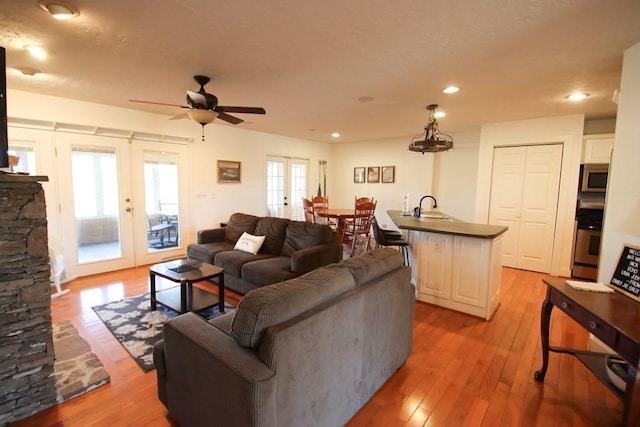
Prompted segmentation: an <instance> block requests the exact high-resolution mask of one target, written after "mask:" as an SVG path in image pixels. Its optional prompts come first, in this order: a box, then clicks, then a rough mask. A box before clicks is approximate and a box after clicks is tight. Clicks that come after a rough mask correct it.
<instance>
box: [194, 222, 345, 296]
mask: <svg viewBox="0 0 640 427" xmlns="http://www.w3.org/2000/svg"><path fill="white" fill-rule="evenodd" d="M245 232H246V233H249V234H252V235H255V236H265V241H264V243H263V244H262V247H261V248H260V251H259V252H258V253H257V254H255V255H254V254H251V253H247V252H242V251H238V250H234V246H235V244H236V242H237V241H238V239H239V238H240V237H241V236H242V234H243V233H245ZM187 255H188V257H189V258H192V259H197V260H199V261H203V262H207V263H209V264H215V265H217V266H219V267H222V268H224V284H225V287H226V288H229V289H231V290H233V291H235V292H238V293H241V294H246V293H247V292H249V291H251V290H253V289H256V288H260V287H262V286H266V285H270V284H273V283H277V282H282V281H284V280H288V279H292V278H294V277H298V276H301V275H303V274H305V273H308V272H309V271H311V270H313V269H316V268H318V267H321V266H323V265H327V264H331V263H334V262H338V261H340V260H341V259H342V245H340V244H339V243H337V242H336V238H335V233H334V231H333V230H332V229H331V228H330V227H329V226H327V225H322V224H311V223H308V222H302V221H292V220H289V219H285V218H273V217H258V216H255V215H248V214H244V213H234V214H233V215H231V217H230V218H229V221H228V223H227V225H226V227H221V228H214V229H207V230H201V231H199V232H198V236H197V243H192V244H190V245H189V246H188V247H187Z"/></svg>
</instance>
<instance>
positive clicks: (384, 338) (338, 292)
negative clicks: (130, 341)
mask: <svg viewBox="0 0 640 427" xmlns="http://www.w3.org/2000/svg"><path fill="white" fill-rule="evenodd" d="M402 261H403V259H402V255H401V254H400V253H399V252H398V251H396V250H393V249H388V248H383V249H376V250H373V251H371V252H368V253H366V254H363V255H360V256H358V257H355V258H351V259H348V260H345V261H343V262H341V263H339V264H331V265H328V266H325V267H321V268H318V269H316V270H314V271H312V272H310V273H308V274H305V275H303V276H300V277H298V278H294V279H291V280H287V281H284V282H280V283H277V284H273V285H270V286H265V287H262V288H259V289H256V290H254V291H251V292H249V293H248V294H247V295H245V296H244V297H243V299H242V300H241V301H240V303H239V304H238V307H237V309H236V310H235V311H233V312H229V313H227V314H224V315H222V316H220V317H216V318H214V319H212V320H210V321H206V320H204V319H202V318H201V317H199V316H197V315H195V314H193V313H187V314H184V315H182V316H179V317H176V318H174V319H171V320H169V321H168V322H167V323H166V324H165V326H164V339H163V340H162V341H159V342H158V343H157V344H156V347H155V349H154V362H155V364H156V367H157V381H158V396H159V398H160V400H161V401H162V403H164V405H165V406H166V407H167V408H168V410H169V416H170V417H171V418H173V419H174V420H175V421H177V422H178V423H179V424H180V425H182V426H185V427H186V426H189V427H197V426H211V425H221V426H265V427H270V426H273V427H275V426H281V427H284V426H296V427H297V426H339V425H343V424H344V423H346V422H347V421H348V420H349V419H350V418H352V417H353V415H354V414H355V413H356V412H357V411H358V410H359V409H360V407H361V406H362V405H364V403H365V402H367V401H368V400H369V399H370V398H371V396H372V395H373V394H374V393H375V392H376V391H377V390H378V389H379V388H380V387H381V386H382V384H383V383H384V382H385V381H386V380H387V379H388V378H389V377H390V376H391V375H393V374H394V372H396V370H398V369H399V368H400V367H401V366H402V364H403V363H404V362H405V361H406V359H407V357H408V356H409V354H410V353H411V347H412V333H413V313H414V305H415V292H414V288H413V286H412V285H411V282H410V276H411V274H410V269H409V267H405V266H403V263H402Z"/></svg>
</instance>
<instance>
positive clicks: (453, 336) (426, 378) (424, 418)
mask: <svg viewBox="0 0 640 427" xmlns="http://www.w3.org/2000/svg"><path fill="white" fill-rule="evenodd" d="M543 277H545V276H544V275H543V274H539V273H532V272H527V271H521V270H514V269H509V268H504V269H503V283H502V302H501V305H500V307H499V308H498V310H497V312H496V314H495V316H494V317H493V319H492V320H491V321H490V322H486V321H484V320H482V319H479V318H476V317H472V316H468V315H465V314H462V313H458V312H455V311H451V310H447V309H443V308H439V307H436V306H433V305H429V304H425V303H421V302H418V303H417V304H416V309H415V322H414V345H413V353H412V355H411V356H410V357H409V359H408V361H407V362H406V364H405V365H404V366H403V367H402V368H401V369H400V370H399V371H398V372H397V373H396V374H395V375H394V376H393V377H391V379H389V380H388V381H387V383H386V384H385V385H384V386H383V387H382V388H381V389H380V390H379V391H378V392H377V393H376V394H375V395H374V396H373V398H372V399H371V400H370V401H369V402H368V403H367V404H366V405H365V406H364V407H363V408H362V409H361V410H360V411H359V412H358V413H357V414H356V415H355V416H354V417H353V419H352V420H351V421H350V422H349V423H348V425H349V426H429V427H441V426H447V427H449V426H484V427H495V426H545V427H546V426H587V427H589V426H592V427H608V426H612V427H613V426H617V425H620V424H621V422H622V403H621V402H620V401H619V400H618V399H617V398H616V397H614V395H613V394H612V393H611V392H610V391H609V390H608V389H606V387H605V386H603V385H602V384H601V383H600V382H599V381H598V380H597V379H596V378H595V377H594V376H593V375H592V374H591V373H590V372H589V371H588V370H587V369H586V368H585V367H584V366H582V364H581V363H580V362H578V361H577V360H576V359H574V358H573V357H572V356H569V355H563V354H555V353H552V354H551V355H550V366H549V370H548V372H547V375H546V380H545V382H544V384H539V383H536V382H535V381H534V380H533V373H534V371H535V370H537V369H538V368H539V367H540V366H541V350H540V330H539V329H540V306H541V303H542V300H543V299H544V292H545V286H544V285H543V283H542V278H543ZM65 288H68V289H70V292H69V293H68V294H66V295H64V296H61V297H59V298H56V299H54V300H53V302H52V310H53V322H54V323H55V322H60V321H63V320H67V319H69V320H71V321H72V322H73V324H74V325H75V326H76V327H77V328H78V330H79V331H80V335H82V336H83V337H84V338H85V339H86V340H87V341H88V342H89V344H90V345H91V348H92V349H93V351H94V352H95V353H96V354H97V355H98V357H99V358H100V360H101V361H102V362H103V363H104V365H105V368H106V369H107V371H108V372H109V373H110V374H111V383H110V384H108V385H106V386H103V387H100V388H98V389H96V390H93V391H91V392H89V393H87V394H85V395H83V396H80V397H78V398H75V399H73V400H71V401H69V402H66V403H64V404H61V405H58V406H55V407H53V408H50V409H48V410H45V411H42V412H40V413H38V414H36V415H34V416H32V417H30V418H27V419H25V420H21V421H19V422H16V423H13V424H12V425H14V426H23V427H24V426H39V427H41V426H65V427H71V426H82V427H87V426H173V425H174V424H172V423H171V421H170V420H168V419H167V417H166V414H167V412H166V410H165V408H164V406H163V405H162V404H161V403H160V401H159V400H158V399H157V397H156V373H155V371H151V372H148V373H146V374H145V373H143V372H142V371H141V370H140V368H138V366H137V365H136V363H135V362H134V361H133V359H132V358H131V357H130V356H129V355H128V354H127V353H126V351H125V350H124V349H123V348H122V347H121V345H120V344H119V343H118V342H117V341H116V340H115V338H113V336H112V335H111V333H110V332H109V331H108V330H107V328H106V327H105V326H104V325H103V324H102V322H101V321H100V320H98V318H97V316H96V315H95V314H94V312H93V310H92V309H91V307H92V306H94V305H98V304H102V303H105V302H109V301H114V300H117V299H119V298H122V297H124V296H134V295H139V294H141V293H144V292H147V291H148V270H147V268H146V267H139V268H134V269H129V270H123V271H117V272H113V273H108V274H102V275H97V276H91V277H85V278H80V279H76V280H75V281H73V282H72V283H70V284H67V285H65ZM227 295H228V298H227V301H229V302H231V303H232V304H234V305H235V304H237V302H238V299H239V296H238V295H235V294H233V293H232V292H228V293H227ZM587 339H588V336H587V333H586V331H585V330H583V329H582V328H581V327H579V326H578V325H577V324H576V323H574V322H573V320H571V319H569V318H567V317H565V316H564V315H563V314H562V313H561V312H559V311H558V310H554V313H553V314H552V323H551V343H552V344H555V345H564V346H576V347H579V348H586V345H587ZM211 425H212V426H213V425H215V420H212V424H211ZM185 427H186V426H185Z"/></svg>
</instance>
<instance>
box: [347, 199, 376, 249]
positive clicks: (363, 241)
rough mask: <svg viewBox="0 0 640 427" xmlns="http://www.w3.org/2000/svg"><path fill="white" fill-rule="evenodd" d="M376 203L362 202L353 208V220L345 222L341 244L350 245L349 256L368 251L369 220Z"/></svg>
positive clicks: (369, 244)
mask: <svg viewBox="0 0 640 427" xmlns="http://www.w3.org/2000/svg"><path fill="white" fill-rule="evenodd" d="M376 204H377V202H363V203H360V204H359V205H357V206H355V208H354V213H353V219H350V220H349V221H346V222H345V225H344V234H343V242H344V243H346V244H348V245H350V246H351V249H350V252H349V256H350V257H353V256H355V255H357V254H360V253H362V251H363V249H364V250H365V251H368V250H369V249H370V246H371V219H372V218H373V214H374V213H375V210H376Z"/></svg>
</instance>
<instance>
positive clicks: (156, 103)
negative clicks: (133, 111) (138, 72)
mask: <svg viewBox="0 0 640 427" xmlns="http://www.w3.org/2000/svg"><path fill="white" fill-rule="evenodd" d="M129 102H139V103H141V104H154V105H166V106H168V107H180V108H189V107H187V106H186V105H178V104H167V103H166V102H154V101H143V100H141V99H130V100H129Z"/></svg>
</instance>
